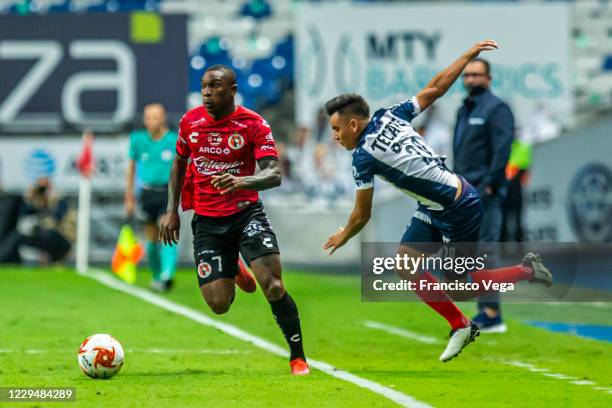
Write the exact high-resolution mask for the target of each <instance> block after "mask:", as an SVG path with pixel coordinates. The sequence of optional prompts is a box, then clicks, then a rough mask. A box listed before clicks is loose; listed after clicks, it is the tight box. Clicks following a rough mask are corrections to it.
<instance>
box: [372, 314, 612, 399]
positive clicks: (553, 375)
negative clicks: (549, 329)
mask: <svg viewBox="0 0 612 408" xmlns="http://www.w3.org/2000/svg"><path fill="white" fill-rule="evenodd" d="M364 324H365V325H366V327H370V328H373V329H380V330H383V331H386V332H388V333H391V334H395V335H398V336H401V337H406V338H409V339H413V340H417V341H420V342H422V343H428V344H432V343H436V342H438V341H437V339H436V338H434V337H429V336H422V335H420V334H417V333H413V332H410V331H408V330H404V329H401V328H399V327H394V326H390V325H388V324H384V323H379V322H374V321H369V320H366V321H365V322H364ZM493 361H497V362H501V363H502V364H506V365H511V366H514V367H519V368H524V369H526V370H528V371H531V372H532V373H539V374H541V375H543V376H546V377H549V378H554V379H557V380H561V381H568V382H569V383H570V384H575V385H590V386H592V388H593V389H594V390H598V391H603V392H607V393H608V394H612V388H609V387H600V386H599V385H598V384H597V383H595V382H593V381H590V380H581V379H579V378H578V377H573V376H571V375H565V374H559V373H551V372H550V369H549V368H543V367H536V366H535V365H533V364H530V363H526V362H523V361H517V360H512V361H507V360H493Z"/></svg>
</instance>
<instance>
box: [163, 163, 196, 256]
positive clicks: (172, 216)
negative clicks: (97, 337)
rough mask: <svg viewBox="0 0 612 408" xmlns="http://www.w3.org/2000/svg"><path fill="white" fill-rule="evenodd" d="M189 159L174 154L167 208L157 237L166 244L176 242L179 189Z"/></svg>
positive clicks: (183, 179)
mask: <svg viewBox="0 0 612 408" xmlns="http://www.w3.org/2000/svg"><path fill="white" fill-rule="evenodd" d="M188 163H189V159H188V158H186V157H182V156H180V155H178V154H177V155H175V156H174V161H173V162H172V170H170V180H169V183H168V208H167V209H166V214H165V215H164V216H163V217H162V219H161V222H160V227H159V239H160V240H161V241H162V242H163V243H164V244H166V245H172V244H177V243H178V240H179V229H180V226H181V220H180V217H179V214H178V208H179V203H180V201H181V189H182V188H183V184H184V182H185V173H186V171H187V164H188Z"/></svg>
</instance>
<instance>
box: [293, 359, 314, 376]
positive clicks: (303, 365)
mask: <svg viewBox="0 0 612 408" xmlns="http://www.w3.org/2000/svg"><path fill="white" fill-rule="evenodd" d="M289 365H290V366H291V374H293V375H308V374H310V368H308V363H307V362H306V360H304V359H303V358H294V359H293V360H291V362H290V363H289Z"/></svg>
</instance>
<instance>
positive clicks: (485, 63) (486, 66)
mask: <svg viewBox="0 0 612 408" xmlns="http://www.w3.org/2000/svg"><path fill="white" fill-rule="evenodd" d="M472 62H480V63H482V65H484V67H485V72H486V73H487V75H489V76H490V75H491V64H489V61H487V60H486V59H484V58H480V57H478V58H474V59H473V60H471V61H470V64H471V63H472Z"/></svg>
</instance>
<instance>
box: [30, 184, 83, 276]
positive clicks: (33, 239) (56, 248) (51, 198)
mask: <svg viewBox="0 0 612 408" xmlns="http://www.w3.org/2000/svg"><path fill="white" fill-rule="evenodd" d="M20 213H21V214H20V220H19V229H20V230H21V231H20V232H21V237H20V242H19V244H20V245H26V246H29V247H32V248H35V249H37V250H39V251H41V252H42V253H43V254H44V257H43V258H42V259H41V262H42V263H43V264H44V263H56V262H60V261H62V260H63V259H64V258H65V257H66V255H68V253H69V252H70V249H71V247H72V243H71V242H74V239H75V236H76V217H75V215H74V211H70V207H69V205H68V201H67V200H66V199H65V198H61V197H58V196H56V195H54V194H52V186H51V180H50V179H49V178H47V177H42V178H39V179H38V180H36V182H35V183H34V185H33V186H32V187H31V188H30V189H29V190H28V192H27V193H26V195H25V197H24V205H23V206H22V208H21V211H20Z"/></svg>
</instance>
